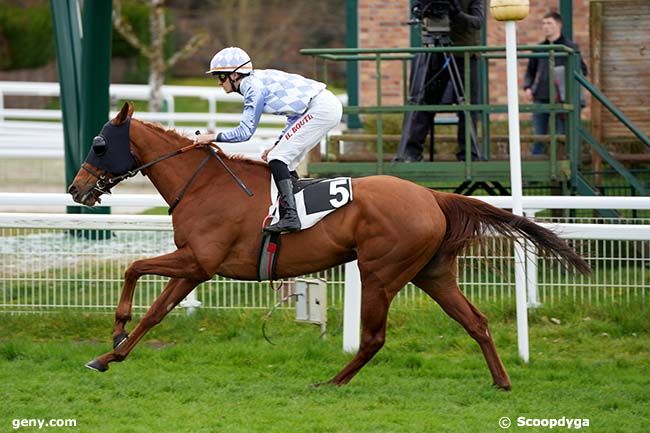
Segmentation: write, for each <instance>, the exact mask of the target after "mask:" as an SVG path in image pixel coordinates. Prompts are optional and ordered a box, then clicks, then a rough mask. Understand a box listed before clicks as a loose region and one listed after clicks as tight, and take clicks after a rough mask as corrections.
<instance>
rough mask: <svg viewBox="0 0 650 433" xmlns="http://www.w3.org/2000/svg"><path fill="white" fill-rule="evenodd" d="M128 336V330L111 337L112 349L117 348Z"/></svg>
mask: <svg viewBox="0 0 650 433" xmlns="http://www.w3.org/2000/svg"><path fill="white" fill-rule="evenodd" d="M128 338H129V333H128V332H122V333H120V334H117V335H116V336H114V337H113V349H117V348H118V347H120V346H121V345H122V343H124V342H125V341H126V340H127V339H128Z"/></svg>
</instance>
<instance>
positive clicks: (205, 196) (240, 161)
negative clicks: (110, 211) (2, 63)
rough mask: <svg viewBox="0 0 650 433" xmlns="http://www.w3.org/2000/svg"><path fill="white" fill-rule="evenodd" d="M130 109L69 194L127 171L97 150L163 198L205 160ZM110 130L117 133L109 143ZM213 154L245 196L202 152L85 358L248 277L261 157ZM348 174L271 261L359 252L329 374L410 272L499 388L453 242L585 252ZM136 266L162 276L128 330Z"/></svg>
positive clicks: (373, 343)
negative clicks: (348, 196) (346, 330)
mask: <svg viewBox="0 0 650 433" xmlns="http://www.w3.org/2000/svg"><path fill="white" fill-rule="evenodd" d="M132 114H133V106H132V105H131V104H124V106H123V107H122V110H121V111H120V112H119V113H118V114H117V116H116V117H115V118H114V119H112V120H111V121H110V122H108V123H107V124H106V125H105V126H104V129H103V130H102V135H101V136H98V137H96V138H95V141H94V144H93V149H91V150H90V153H89V157H88V159H87V160H86V162H85V163H84V164H83V165H82V168H81V169H80V170H79V172H78V174H77V176H76V177H75V179H74V181H73V183H72V185H71V186H70V188H69V192H70V194H72V196H73V198H74V200H75V201H77V202H79V203H82V204H84V205H87V206H93V205H94V204H95V203H96V202H98V201H99V196H100V195H101V194H102V193H105V192H108V189H110V188H107V185H112V184H113V183H116V182H118V181H120V180H122V179H123V178H126V177H128V176H130V175H132V174H133V173H134V172H133V171H129V172H128V173H127V174H126V175H123V176H117V175H118V174H124V173H115V172H110V170H109V169H110V164H108V165H106V164H104V162H105V161H104V160H103V159H102V158H108V159H109V160H110V159H111V158H112V159H113V160H114V159H115V158H122V162H124V158H126V159H128V160H130V161H131V162H130V163H129V165H131V168H130V170H134V169H135V168H136V167H138V166H139V165H143V164H144V165H146V167H145V168H144V170H143V173H144V174H146V175H147V176H148V177H149V178H150V179H151V182H152V183H153V184H154V186H155V187H156V189H157V190H158V192H159V193H160V194H161V195H162V196H163V198H164V199H165V200H166V202H167V203H169V204H170V205H171V204H172V203H173V202H174V199H175V197H177V194H178V192H179V191H180V190H182V189H183V188H184V186H185V185H187V181H188V179H190V178H191V177H192V176H193V174H194V173H195V172H196V170H197V167H198V166H199V165H201V163H202V162H203V160H204V159H205V157H206V153H207V152H205V149H203V151H201V149H199V148H196V146H192V141H191V140H190V139H189V138H187V137H184V136H181V135H180V134H178V133H176V132H174V131H170V130H165V129H163V128H162V127H160V126H158V125H152V124H149V123H145V122H141V121H138V120H136V119H131V116H132ZM120 128H122V129H120ZM125 128H126V129H125ZM111 131H117V133H116V134H113V133H112V132H111ZM119 131H121V132H119ZM120 134H122V135H120ZM119 137H123V138H122V140H123V141H124V142H121V143H120V142H118V141H119ZM127 142H128V143H127ZM179 149H181V150H179ZM188 149H190V151H185V150H188ZM129 151H130V155H128V153H129ZM93 153H94V155H93ZM175 153H178V156H175V157H173V158H168V159H164V160H162V161H160V162H158V163H155V164H153V165H149V164H151V163H152V162H154V161H156V160H158V159H160V157H161V156H162V155H169V154H175ZM219 155H220V156H221V157H222V158H223V159H224V160H225V162H226V163H227V165H228V166H229V167H230V169H231V170H232V171H233V172H234V173H235V174H236V175H237V176H239V177H241V179H242V180H243V181H244V182H245V183H246V184H247V185H248V187H249V188H250V189H251V190H252V192H253V193H254V197H248V196H247V195H246V194H244V192H243V191H242V190H241V189H240V187H239V186H238V185H237V184H236V183H235V182H234V181H233V178H232V177H231V176H230V175H229V174H228V173H227V172H226V170H225V169H224V167H222V166H221V165H220V164H219V162H218V161H217V160H216V159H214V158H211V159H210V160H209V161H207V165H205V167H203V169H202V170H200V171H198V172H197V173H198V174H197V175H196V176H195V178H194V180H193V182H192V183H191V184H190V186H189V187H188V188H187V191H186V194H185V195H184V198H183V199H182V200H180V202H179V203H178V206H177V207H176V208H175V210H174V212H173V214H172V221H173V227H174V242H175V244H176V246H177V248H178V249H177V250H176V251H174V252H172V253H170V254H165V255H163V256H160V257H155V258H150V259H144V260H137V261H135V262H133V263H132V264H131V265H130V266H129V267H128V269H127V270H126V273H125V279H124V287H123V290H122V294H121V297H120V301H119V305H118V306H117V310H116V313H115V327H114V331H113V342H114V349H113V350H112V351H111V352H108V353H106V354H104V355H102V356H100V357H98V358H96V359H95V360H93V361H91V362H89V363H88V364H87V366H88V367H89V368H92V369H95V370H98V371H106V370H107V369H108V366H109V363H111V362H114V361H122V360H124V359H125V358H126V357H127V356H128V354H129V353H130V352H131V350H133V348H134V347H135V345H136V344H137V343H138V342H139V341H140V339H142V337H143V336H144V335H145V334H146V332H147V331H149V329H151V328H152V327H153V326H154V325H156V324H158V323H159V322H160V321H161V320H162V319H163V318H164V317H165V315H167V313H169V312H170V311H171V310H172V309H173V308H174V307H175V306H176V305H178V303H179V302H181V301H182V300H183V299H184V298H185V297H186V296H187V295H188V294H189V293H190V292H191V291H192V290H193V289H194V288H195V287H196V286H197V285H199V284H200V283H202V282H204V281H206V280H209V279H210V278H212V276H214V275H215V274H218V275H222V276H224V277H229V278H236V279H239V280H255V279H256V277H257V256H258V252H259V248H260V242H261V238H262V227H261V224H262V221H263V220H264V219H265V217H266V215H267V211H268V207H269V203H270V202H271V198H270V186H269V185H270V171H269V169H268V167H267V165H266V164H264V163H260V162H255V161H250V160H246V159H244V158H241V157H229V156H226V155H224V154H223V153H222V152H220V151H219ZM91 156H92V158H91ZM90 161H94V162H95V164H92V163H91V162H90ZM102 161H104V162H102ZM102 167H104V168H102ZM136 171H137V170H136ZM352 185H353V188H354V201H352V202H351V203H349V204H348V205H346V206H344V207H342V208H341V209H339V210H337V211H336V212H334V213H332V214H330V215H328V216H327V217H326V218H325V219H324V220H323V221H321V222H320V223H319V224H317V225H316V226H314V227H312V228H310V229H308V230H304V231H301V232H297V233H290V234H284V235H282V238H283V239H282V245H283V250H282V252H281V254H280V256H279V258H278V262H277V276H278V278H286V277H294V276H299V275H304V274H309V273H312V272H317V271H321V270H324V269H327V268H331V267H333V266H336V265H340V264H343V263H346V262H349V261H351V260H354V259H357V260H358V264H359V270H360V273H361V282H362V306H361V319H362V337H361V342H360V347H359V351H358V353H357V354H356V355H355V356H354V358H353V359H352V360H351V361H350V362H349V363H348V364H347V365H346V366H345V367H344V368H343V369H342V370H341V371H340V372H339V373H338V374H337V375H336V376H334V377H333V378H332V379H331V380H330V383H333V384H337V385H341V384H345V383H347V382H349V381H350V380H351V379H352V378H353V377H354V375H355V374H356V373H357V372H358V371H359V370H360V369H361V368H362V367H363V366H364V365H365V364H366V363H367V362H368V361H369V360H370V359H371V358H372V357H373V356H374V355H375V353H377V351H378V350H379V349H380V348H381V347H382V346H383V345H384V340H385V333H386V317H387V315H388V308H389V306H390V304H391V301H392V300H393V298H394V297H395V295H396V294H397V293H398V292H399V291H400V290H401V289H402V287H404V286H405V285H406V284H407V283H408V282H411V281H412V282H413V283H414V284H415V285H416V286H417V287H419V288H420V289H422V290H423V291H424V292H425V293H426V294H427V295H429V296H430V297H431V298H432V299H433V300H435V301H436V302H437V303H438V304H440V306H441V307H442V308H443V309H444V311H445V312H446V313H447V314H448V315H449V316H451V317H452V318H453V319H455V320H456V321H458V322H459V323H460V324H461V325H462V326H463V327H464V328H465V330H466V331H467V332H468V333H469V335H470V336H471V337H472V338H473V339H474V340H476V341H477V342H478V344H479V346H480V347H481V350H482V351H483V355H484V356H485V360H486V361H487V365H488V368H489V369H490V373H491V374H492V379H493V381H494V384H495V385H496V386H498V387H500V388H503V389H510V387H511V384H510V379H509V378H508V374H507V373H506V371H505V369H504V367H503V364H502V363H501V360H500V359H499V356H498V354H497V350H496V348H495V345H494V341H493V340H492V336H491V335H490V332H489V330H488V323H487V320H486V318H485V316H483V314H481V312H480V311H479V310H478V309H477V308H476V307H475V306H474V305H472V304H471V303H470V302H469V301H468V300H467V298H466V297H465V296H464V295H463V293H462V292H461V291H460V289H459V287H458V283H457V275H456V272H457V270H456V268H457V265H456V258H457V256H458V254H459V252H460V251H461V250H462V249H463V248H464V247H465V246H466V245H468V244H469V243H470V242H472V241H475V240H479V239H480V237H481V236H482V235H483V236H484V231H485V230H486V229H491V230H492V231H493V232H495V233H496V234H498V235H501V236H505V237H507V238H510V239H515V240H521V239H523V238H525V239H528V240H529V241H531V242H533V244H534V245H535V246H536V247H537V248H538V249H539V251H540V252H542V253H546V254H547V255H550V256H553V257H556V258H558V259H560V260H561V261H562V262H563V263H564V264H565V265H567V266H573V267H575V269H576V270H577V271H579V272H582V273H588V272H590V269H589V266H588V265H587V263H586V262H585V261H584V260H583V259H582V258H581V257H580V256H579V255H578V254H576V253H575V252H574V251H573V250H572V249H571V248H570V247H569V246H568V245H567V244H566V243H565V242H564V241H563V240H561V239H559V238H558V237H557V236H556V235H555V234H553V233H552V232H551V231H549V230H547V229H545V228H543V227H541V226H539V225H537V224H535V223H533V222H531V221H529V220H528V219H526V218H523V217H520V216H516V215H513V214H512V213H510V212H507V211H504V210H502V209H499V208H496V207H493V206H491V205H489V204H487V203H484V202H482V201H480V200H476V199H472V198H468V197H464V196H460V195H456V194H448V193H442V192H437V191H433V190H430V189H427V188H424V187H422V186H419V185H416V184H414V183H411V182H408V181H405V180H402V179H398V178H395V177H390V176H370V177H366V178H360V179H354V180H353V182H352ZM146 274H153V275H163V276H167V277H170V280H169V282H168V283H167V285H166V287H165V289H164V290H163V291H162V293H161V294H160V295H159V296H158V298H157V299H156V300H155V301H154V303H153V304H152V305H151V307H150V308H149V310H148V311H147V312H146V314H145V315H144V317H143V318H142V320H141V321H140V322H139V323H138V324H137V326H135V328H134V329H133V331H132V332H131V333H130V335H129V334H127V332H126V329H125V326H126V324H127V322H129V321H130V320H131V308H132V302H133V293H134V289H135V286H136V282H137V280H138V278H139V277H141V276H142V275H146Z"/></svg>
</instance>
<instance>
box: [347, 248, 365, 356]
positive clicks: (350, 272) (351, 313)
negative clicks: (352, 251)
mask: <svg viewBox="0 0 650 433" xmlns="http://www.w3.org/2000/svg"><path fill="white" fill-rule="evenodd" d="M360 326H361V276H360V273H359V266H358V264H357V261H356V260H355V261H353V262H349V263H346V264H345V295H344V301H343V351H344V352H356V351H357V350H359V332H360V331H359V327H360Z"/></svg>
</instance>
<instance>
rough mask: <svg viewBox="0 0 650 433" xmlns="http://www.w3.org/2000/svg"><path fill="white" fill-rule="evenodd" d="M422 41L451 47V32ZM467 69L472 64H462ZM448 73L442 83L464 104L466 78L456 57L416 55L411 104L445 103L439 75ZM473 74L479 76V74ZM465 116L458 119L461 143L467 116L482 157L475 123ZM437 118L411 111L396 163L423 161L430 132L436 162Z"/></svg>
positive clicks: (475, 148)
mask: <svg viewBox="0 0 650 433" xmlns="http://www.w3.org/2000/svg"><path fill="white" fill-rule="evenodd" d="M422 39H423V45H424V46H426V47H430V46H435V47H449V46H451V40H450V38H449V33H448V32H444V31H430V30H429V31H424V32H423V37H422ZM465 67H470V65H464V62H463V68H465ZM473 69H475V68H473ZM445 72H446V73H448V81H447V80H444V81H443V83H444V84H448V85H449V86H450V87H451V91H452V93H453V98H454V102H456V103H458V104H465V101H466V99H465V88H464V85H463V79H462V77H461V75H462V74H461V71H460V68H459V66H458V63H457V61H456V58H455V57H454V56H453V55H452V54H450V53H449V52H448V51H442V52H437V53H421V54H417V55H416V57H415V58H414V60H413V69H412V70H411V77H410V86H411V92H410V95H409V103H411V104H414V103H415V104H422V103H423V102H425V103H428V104H440V103H445V101H443V94H444V91H445V88H444V87H443V86H442V85H441V83H440V79H439V78H440V75H441V74H443V73H445ZM473 72H474V73H476V71H473ZM445 78H446V77H445ZM447 102H450V101H447ZM466 114H467V112H466V111H463V112H460V113H459V116H462V117H461V118H460V119H459V144H460V143H461V140H462V142H463V143H465V136H464V135H460V134H465V132H464V129H465V128H462V126H463V124H464V123H465V122H466V121H467V120H468V119H467V117H470V119H469V121H470V124H469V128H470V129H469V130H470V140H471V143H470V145H471V146H472V154H473V155H474V156H475V157H479V158H480V152H479V149H478V138H477V134H476V128H475V125H474V121H473V119H472V117H471V116H466ZM434 116H435V113H431V112H422V111H412V112H407V113H405V117H404V128H403V131H402V139H401V140H400V145H399V147H398V151H397V155H396V157H395V160H396V161H404V160H406V161H418V160H420V159H421V155H422V153H423V150H424V149H423V143H424V140H425V138H426V135H427V133H429V132H430V134H431V143H430V147H431V152H430V158H429V159H430V161H433V140H434V123H433V118H434ZM425 124H426V125H425ZM425 127H426V128H425ZM461 137H462V138H461ZM465 145H467V143H465ZM457 158H458V159H464V158H465V152H464V150H463V149H461V152H460V153H458V154H457Z"/></svg>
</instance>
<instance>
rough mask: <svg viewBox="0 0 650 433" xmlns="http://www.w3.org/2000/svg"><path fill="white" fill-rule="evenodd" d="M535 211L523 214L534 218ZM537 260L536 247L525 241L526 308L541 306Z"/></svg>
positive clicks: (527, 211)
mask: <svg viewBox="0 0 650 433" xmlns="http://www.w3.org/2000/svg"><path fill="white" fill-rule="evenodd" d="M536 213H537V210H536V209H533V210H526V211H524V215H526V216H527V217H528V218H531V219H535V214H536ZM538 262H539V260H538V257H537V248H536V247H535V245H534V244H533V243H532V242H530V241H526V284H527V285H528V308H539V307H541V306H542V304H540V303H539V300H538V297H537V292H538V288H537V283H538V281H537V269H538Z"/></svg>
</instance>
